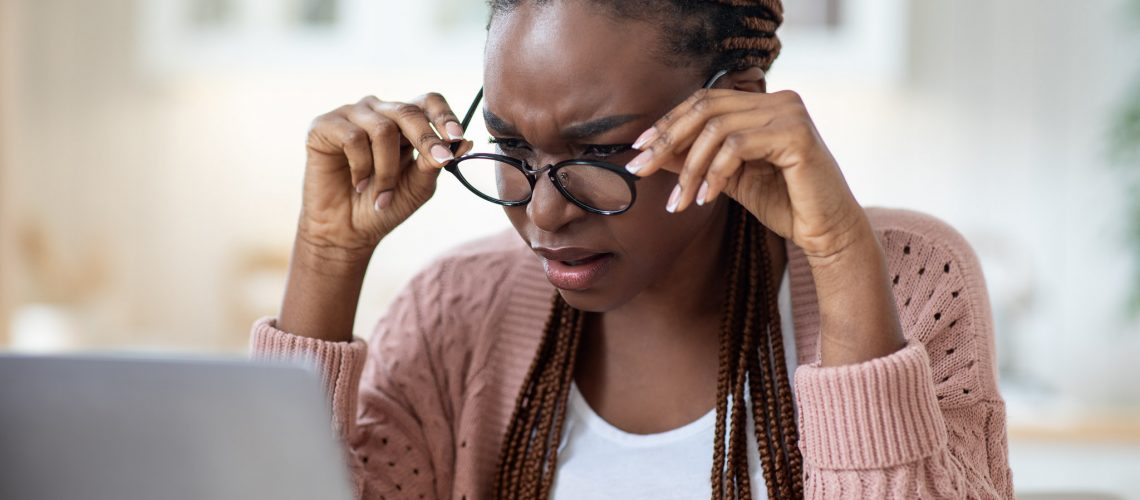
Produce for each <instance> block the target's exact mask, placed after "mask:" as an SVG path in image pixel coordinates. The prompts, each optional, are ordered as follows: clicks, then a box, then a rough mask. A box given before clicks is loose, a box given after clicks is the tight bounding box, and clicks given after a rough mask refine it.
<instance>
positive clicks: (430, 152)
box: [370, 101, 454, 168]
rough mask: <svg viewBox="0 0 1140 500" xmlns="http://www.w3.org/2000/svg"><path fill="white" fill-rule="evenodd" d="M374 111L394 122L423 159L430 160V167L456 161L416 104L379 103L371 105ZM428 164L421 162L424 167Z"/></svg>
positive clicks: (422, 110)
mask: <svg viewBox="0 0 1140 500" xmlns="http://www.w3.org/2000/svg"><path fill="white" fill-rule="evenodd" d="M370 105H371V106H372V109H374V110H376V112H378V113H380V114H381V115H383V116H385V117H387V118H388V119H389V120H392V121H393V122H395V123H396V125H397V126H398V127H399V129H400V132H401V133H402V134H403V136H404V137H405V138H407V140H408V142H409V143H411V145H412V146H413V147H414V148H416V151H417V152H418V153H419V154H420V158H421V159H426V158H430V165H431V166H434V167H436V168H438V167H442V166H443V165H444V164H446V163H447V162H449V161H451V160H452V159H454V156H453V155H452V153H451V150H450V149H449V148H448V147H447V143H446V142H444V141H443V139H440V137H439V135H438V134H436V133H435V130H433V129H432V126H431V122H429V121H428V117H427V114H426V112H425V111H424V109H423V108H421V107H420V106H418V105H415V104H409V103H402V102H387V101H379V102H376V103H370ZM426 163H428V162H419V164H420V166H421V167H422V166H424V164H426Z"/></svg>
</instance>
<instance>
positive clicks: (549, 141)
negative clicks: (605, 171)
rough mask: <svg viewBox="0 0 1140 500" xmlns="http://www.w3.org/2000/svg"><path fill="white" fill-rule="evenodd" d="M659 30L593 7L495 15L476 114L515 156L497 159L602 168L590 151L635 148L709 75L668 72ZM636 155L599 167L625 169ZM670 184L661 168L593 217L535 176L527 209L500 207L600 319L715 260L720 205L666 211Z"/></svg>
mask: <svg viewBox="0 0 1140 500" xmlns="http://www.w3.org/2000/svg"><path fill="white" fill-rule="evenodd" d="M658 30H659V28H658V27H657V26H655V25H653V24H650V23H647V22H640V21H627V20H620V19H615V18H613V17H611V16H609V15H608V14H607V13H606V12H605V11H604V10H601V9H600V8H598V7H592V4H591V3H590V2H578V1H574V2H571V1H556V2H550V3H548V4H545V5H542V6H533V5H528V4H525V3H524V5H522V6H520V7H518V8H516V9H515V10H512V11H510V12H508V13H501V14H499V15H498V16H496V18H495V19H494V20H493V22H492V24H491V27H490V32H489V39H488V43H487V52H486V58H485V68H484V70H485V71H484V74H485V85H484V88H485V98H486V108H485V112H486V114H487V115H489V116H488V118H489V119H488V120H487V123H488V128H489V130H490V132H491V134H492V135H493V136H495V137H496V138H499V139H504V138H509V139H514V141H509V142H510V143H511V144H512V145H513V146H515V147H514V148H513V149H514V151H511V150H508V148H504V153H507V154H512V155H513V156H521V157H524V158H526V159H527V160H528V162H529V163H530V164H531V165H532V166H535V167H540V166H543V165H547V164H552V163H557V162H558V161H561V160H565V159H567V158H591V157H592V158H596V159H601V158H598V157H597V156H591V154H600V153H599V152H602V151H604V150H605V148H597V147H592V145H612V144H629V143H632V142H634V140H635V139H637V137H638V136H639V135H640V134H641V133H642V132H643V131H645V129H647V128H649V127H650V126H651V125H653V123H654V122H655V121H656V120H657V119H658V118H660V117H661V116H662V115H663V114H664V113H665V112H666V111H668V110H669V109H670V108H672V107H673V106H675V105H676V104H678V103H679V102H681V101H682V100H683V99H685V98H686V97H688V96H689V95H690V94H692V93H693V92H694V91H696V90H697V89H698V88H700V86H701V84H702V83H703V81H704V80H705V79H706V78H708V76H709V75H704V74H702V72H701V71H700V70H698V69H697V68H696V67H695V65H681V64H677V65H668V64H666V63H665V62H664V61H663V60H662V56H661V54H662V52H663V50H662V47H663V41H662V40H661V37H660V33H659V31H658ZM583 125H587V126H583ZM582 129H586V132H585V133H588V134H589V135H583V132H582ZM636 154H637V151H626V152H623V153H620V154H617V155H615V156H610V157H608V158H604V159H605V160H606V161H609V162H612V163H616V164H619V165H624V164H625V163H626V162H628V161H629V160H630V159H632V158H633V156H635V155H636ZM676 183H677V176H676V175H674V174H672V173H668V172H664V171H662V172H660V173H658V174H655V175H652V176H649V177H646V178H644V179H642V180H640V181H638V182H637V184H636V186H637V200H636V202H635V203H634V205H633V207H632V208H631V209H630V210H629V211H627V212H625V213H624V214H621V215H616V216H601V215H594V214H590V213H587V212H585V211H584V210H582V209H581V208H579V207H578V206H576V205H574V204H573V203H571V202H570V201H568V200H566V199H565V198H564V197H563V196H562V195H561V194H560V193H559V192H558V191H557V189H556V188H555V187H554V185H553V184H552V183H551V181H550V180H549V179H548V178H547V177H546V175H542V176H540V177H539V181H538V183H537V184H536V185H535V188H534V194H533V197H532V199H531V202H530V203H529V204H527V205H526V206H523V207H508V208H506V209H505V210H506V213H507V216H508V217H509V218H510V220H511V223H512V224H513V225H514V227H515V229H516V230H518V232H519V235H520V236H522V238H523V240H525V241H526V243H527V244H528V245H530V247H531V248H532V249H534V250H535V251H536V253H537V254H538V255H539V258H540V259H541V260H542V261H543V264H544V266H545V267H546V271H547V278H548V279H549V280H550V281H551V283H553V284H554V285H555V286H556V287H558V288H559V290H560V292H561V293H562V296H563V297H564V298H565V299H566V301H567V302H568V303H569V304H570V305H572V306H574V307H576V308H578V309H582V310H587V311H598V312H602V311H608V310H612V309H614V308H617V307H619V306H621V305H623V304H626V303H627V302H629V301H630V300H631V299H634V298H635V297H637V296H638V295H639V294H642V293H644V292H646V291H650V292H654V291H659V290H669V289H671V288H672V287H677V286H684V285H687V284H688V283H692V282H693V279H694V278H693V277H692V276H691V275H692V274H693V273H692V272H689V271H691V270H697V269H700V267H701V266H700V265H698V262H708V259H709V258H713V259H715V254H714V252H716V251H717V250H718V249H719V248H720V240H721V233H722V231H723V227H724V222H723V221H724V214H725V213H726V210H725V208H726V207H725V206H724V203H723V202H719V203H715V204H709V205H706V206H704V207H692V208H690V209H688V210H685V211H684V212H682V213H679V214H671V213H668V212H667V211H666V210H665V205H666V202H667V200H668V198H669V194H670V193H671V191H672V190H673V187H674V186H675V185H676ZM710 256H711V257H710ZM694 268H696V269H694ZM702 272H703V271H702ZM698 291H699V290H698ZM670 295H672V294H670Z"/></svg>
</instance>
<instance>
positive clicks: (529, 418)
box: [490, 0, 803, 500]
mask: <svg viewBox="0 0 1140 500" xmlns="http://www.w3.org/2000/svg"><path fill="white" fill-rule="evenodd" d="M522 1H524V0H491V2H490V3H491V9H492V10H491V12H492V14H491V15H492V19H494V16H495V15H498V14H499V13H502V12H505V11H508V10H510V9H511V8H513V7H515V6H517V5H518V4H519V3H520V2H522ZM532 1H536V2H540V3H541V2H545V1H549V0H532ZM590 1H593V2H595V3H597V4H599V5H604V6H605V7H607V8H608V9H609V11H610V12H611V13H613V14H615V15H619V16H624V17H628V18H645V16H647V15H657V16H668V17H666V18H664V20H666V21H673V22H675V23H673V24H676V25H679V26H680V28H678V29H673V27H672V25H671V29H670V30H666V31H668V34H667V35H666V36H667V37H668V40H667V46H668V47H667V49H668V52H669V54H671V55H673V56H689V57H688V60H689V61H697V62H698V63H700V64H704V65H705V66H706V67H705V69H707V70H708V72H709V73H710V74H711V72H713V71H715V70H717V69H732V70H739V69H744V68H748V67H753V66H755V67H759V68H761V69H762V70H764V71H765V72H767V71H768V69H769V68H770V67H771V64H772V61H773V60H774V59H775V58H776V56H777V54H779V51H780V42H779V39H778V38H777V37H776V35H775V30H776V28H777V27H778V26H779V25H780V22H781V21H782V19H783V8H782V6H781V4H780V0H705V1H691V0H690V1H686V0H608V1H607V0H590ZM650 6H651V7H652V8H647V7H650ZM647 12H650V13H652V14H646V13H647ZM729 203H730V207H729V217H728V225H727V228H728V230H727V231H725V238H726V239H727V240H728V241H727V242H726V243H727V244H726V245H723V246H722V247H723V248H724V249H725V251H726V252H727V254H726V255H724V256H723V258H725V259H729V262H730V265H729V266H728V271H727V272H728V276H727V283H728V286H727V289H726V290H725V298H724V314H723V319H722V325H721V331H720V336H719V342H720V347H719V361H718V363H719V365H718V370H717V388H716V430H715V438H714V441H713V463H712V470H711V472H710V476H711V477H710V481H711V483H712V498H713V499H714V500H716V499H723V498H730V499H735V498H742V499H750V498H751V495H752V490H751V485H750V476H749V472H748V452H747V446H748V444H747V443H748V442H747V433H746V429H745V426H746V422H747V419H746V417H745V413H744V412H745V411H747V409H748V407H751V411H752V416H753V421H754V423H755V426H756V428H755V431H756V438H757V439H756V441H757V447H758V450H757V451H758V455H759V457H760V465H761V467H762V469H763V474H764V480H765V483H766V487H767V492H768V497H769V498H772V499H783V498H802V497H803V477H802V476H803V464H802V457H801V456H800V452H799V448H798V447H797V441H798V436H797V430H796V422H795V413H794V412H795V409H794V402H793V400H792V391H791V383H790V381H789V379H788V370H787V365H786V362H785V359H784V345H783V335H782V333H781V331H780V317H779V310H778V306H777V299H776V294H777V290H778V286H779V282H778V281H777V280H776V279H775V276H774V274H773V269H772V268H771V261H770V258H769V257H770V256H769V253H768V247H767V244H766V239H767V234H768V230H767V229H766V228H764V227H763V225H761V224H760V222H759V221H757V220H756V218H755V217H753V216H752V215H751V214H750V213H749V212H748V211H747V210H745V209H744V208H743V207H742V206H741V205H739V204H738V203H736V202H734V201H730V202H729ZM585 319H586V313H585V312H583V311H579V310H576V309H574V308H573V307H571V306H570V305H569V304H567V303H566V301H565V300H563V299H562V297H561V295H559V294H557V293H555V295H554V299H553V301H552V304H551V312H550V316H549V318H548V319H547V322H546V326H545V328H544V331H543V335H542V338H541V340H540V342H539V346H538V351H537V353H536V355H535V358H534V360H533V361H532V362H531V365H530V368H529V369H528V370H527V374H526V377H525V379H524V381H523V385H522V387H521V388H520V390H519V394H518V396H517V398H516V400H515V408H514V410H513V413H512V417H511V420H510V422H509V424H508V427H507V432H506V435H505V436H504V438H503V442H502V448H501V449H500V452H499V463H498V468H497V470H496V473H495V479H494V492H495V493H494V494H495V496H496V497H497V498H503V499H512V500H514V499H526V500H540V499H545V498H547V497H549V495H550V492H551V489H552V486H553V482H554V474H555V471H556V470H557V463H558V444H559V441H560V439H561V436H562V427H563V423H564V421H565V419H566V407H567V398H568V395H569V391H570V385H571V383H572V382H573V373H574V366H575V358H576V356H577V351H578V345H579V342H580V340H581V337H582V330H583V328H584V325H585ZM746 388H747V390H748V397H749V398H750V404H744V402H745V394H744V391H745V389H746ZM730 399H731V401H733V402H734V403H733V404H732V405H731V409H730V408H729V401H730ZM726 428H727V431H728V432H727V435H726V432H725V431H726Z"/></svg>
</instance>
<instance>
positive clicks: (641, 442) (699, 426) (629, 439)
mask: <svg viewBox="0 0 1140 500" xmlns="http://www.w3.org/2000/svg"><path fill="white" fill-rule="evenodd" d="M782 274H783V275H782V276H781V280H780V281H781V283H780V288H781V292H782V293H781V295H787V293H788V290H787V288H788V284H789V283H788V281H789V279H790V276H789V273H788V269H786V268H785V270H784V273H782ZM781 298H782V299H784V300H787V298H786V297H781ZM785 343H786V342H785ZM567 399H569V401H568V402H567V403H568V404H569V410H570V412H571V413H573V414H576V415H577V416H578V417H579V418H580V419H581V421H582V423H583V424H584V425H585V426H586V427H587V428H589V429H591V430H592V431H594V432H596V433H597V434H598V435H600V436H602V437H604V438H606V439H609V440H610V441H613V442H616V443H619V444H622V445H625V446H638V447H652V446H660V445H664V444H669V443H674V442H677V441H680V440H683V439H686V438H688V437H691V436H693V435H695V434H698V433H701V432H702V431H705V430H707V429H709V428H710V427H712V426H713V424H715V423H716V408H715V407H714V408H712V409H711V410H709V411H708V412H707V413H705V414H704V415H702V416H700V417H698V418H697V419H696V420H693V421H692V422H689V423H687V424H683V425H681V426H680V427H675V428H673V429H669V430H667V431H662V432H655V433H651V434H637V433H634V432H629V431H625V430H622V429H620V428H618V427H617V426H615V425H613V424H611V423H609V422H608V421H606V419H604V418H602V416H601V415H598V412H596V411H594V409H593V408H592V407H591V406H590V403H589V402H588V401H586V398H585V397H584V396H582V393H581V392H580V391H579V390H578V384H577V383H576V382H573V381H571V383H570V394H569V397H568V398H567ZM748 399H749V398H748V393H747V391H745V395H744V400H745V401H748ZM731 410H732V395H729V398H728V406H727V408H726V411H731ZM568 430H569V429H568Z"/></svg>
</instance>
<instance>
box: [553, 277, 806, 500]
mask: <svg viewBox="0 0 1140 500" xmlns="http://www.w3.org/2000/svg"><path fill="white" fill-rule="evenodd" d="M778 305H779V310H780V323H781V327H782V328H781V330H782V331H783V339H784V352H785V357H786V360H787V365H788V372H789V377H790V376H791V374H792V372H793V371H794V370H795V367H796V353H795V350H796V342H795V332H794V331H793V330H792V328H793V323H792V311H791V294H790V293H789V288H788V273H787V271H784V276H783V278H782V280H781V282H780V293H779V295H778ZM747 393H748V391H747V390H745V394H747ZM793 398H794V394H793ZM746 400H747V397H746ZM732 403H733V402H732V398H731V397H730V398H729V409H730V410H731V408H732ZM744 413H745V414H746V415H747V416H748V425H747V429H748V432H747V434H748V469H749V472H750V473H751V476H752V477H751V479H752V480H751V484H752V498H754V499H757V500H760V499H766V498H768V490H767V487H766V486H765V485H764V473H763V471H762V470H761V467H760V459H759V456H758V454H757V451H756V434H755V431H754V429H753V420H752V412H751V411H746V412H744ZM715 421H716V409H715V408H714V409H712V410H710V411H709V413H706V414H705V415H704V416H703V417H701V418H699V419H697V420H695V421H693V422H690V423H688V424H685V425H683V426H681V427H678V428H676V429H673V430H669V431H665V432H661V433H657V434H632V433H629V432H625V431H623V430H621V429H618V428H617V427H614V426H613V425H610V423H609V422H606V421H605V420H604V419H602V417H600V416H598V414H597V413H595V412H594V410H593V409H592V408H590V405H589V404H588V403H586V400H585V398H583V397H582V394H581V393H580V392H578V386H577V385H572V386H571V387H570V401H569V406H568V407H567V409H566V423H565V424H564V426H563V431H562V442H561V445H560V446H559V449H558V473H557V474H555V476H554V487H553V488H554V491H553V494H552V495H551V498H553V499H556V500H577V499H583V498H589V499H621V500H628V499H636V498H652V499H674V498H675V499H685V500H691V499H701V498H710V497H711V496H712V484H711V483H710V481H709V473H710V471H711V470H712V452H713V449H712V448H713V435H714V433H715V423H716V422H715ZM726 427H727V426H726ZM725 432H726V434H727V432H728V429H727V428H726V429H725Z"/></svg>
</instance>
